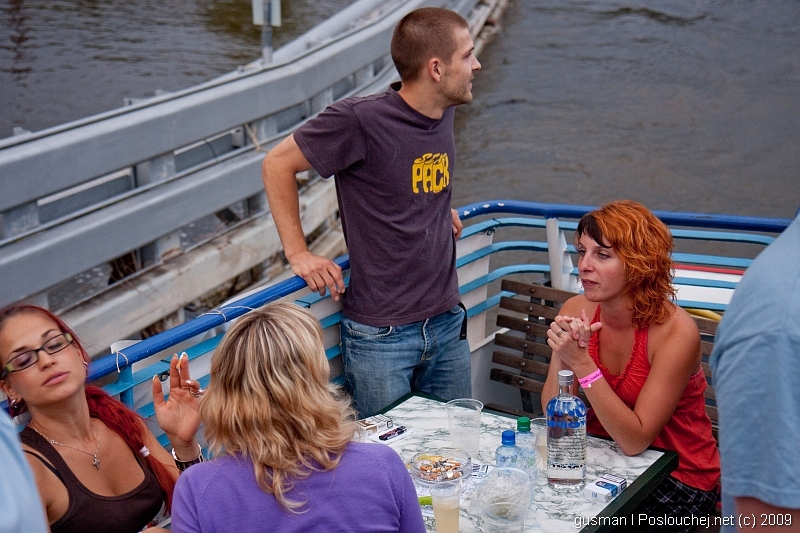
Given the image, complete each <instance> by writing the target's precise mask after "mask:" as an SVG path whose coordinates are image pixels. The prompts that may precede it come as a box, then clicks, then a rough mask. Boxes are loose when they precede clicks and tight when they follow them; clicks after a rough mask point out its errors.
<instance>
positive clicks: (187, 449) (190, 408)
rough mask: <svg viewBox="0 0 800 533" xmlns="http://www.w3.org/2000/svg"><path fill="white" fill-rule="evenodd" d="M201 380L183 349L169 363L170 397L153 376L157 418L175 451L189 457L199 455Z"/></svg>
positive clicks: (154, 404)
mask: <svg viewBox="0 0 800 533" xmlns="http://www.w3.org/2000/svg"><path fill="white" fill-rule="evenodd" d="M202 393H203V391H202V390H201V389H200V383H198V382H197V381H192V379H191V377H190V376H189V357H188V356H187V355H186V353H185V352H184V353H183V354H181V357H180V358H179V357H178V355H177V354H175V355H173V356H172V360H170V362H169V399H168V400H166V401H165V400H164V391H163V389H162V388H161V382H160V381H159V380H158V376H154V377H153V406H154V408H155V411H156V420H157V421H158V425H159V426H160V427H161V429H163V430H164V433H166V434H167V437H168V438H169V440H170V442H171V443H172V447H173V448H174V449H175V454H176V455H177V457H178V458H180V459H183V458H186V460H189V459H193V458H195V457H197V450H198V443H197V439H196V438H195V436H196V434H197V430H198V429H199V428H200V413H199V411H198V408H199V406H200V397H201V396H202Z"/></svg>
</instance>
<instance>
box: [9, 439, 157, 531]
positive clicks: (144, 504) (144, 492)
mask: <svg viewBox="0 0 800 533" xmlns="http://www.w3.org/2000/svg"><path fill="white" fill-rule="evenodd" d="M20 440H21V441H22V442H23V444H27V445H28V446H30V447H31V448H33V449H34V450H36V451H37V452H39V453H40V454H41V455H42V456H44V457H45V458H46V459H47V460H48V461H50V463H51V464H50V465H49V464H47V463H46V462H45V461H42V463H44V464H45V466H47V467H48V468H49V469H50V470H51V471H52V472H53V473H54V474H55V475H56V476H58V478H59V479H60V480H61V482H62V483H63V484H64V486H65V487H66V488H67V493H68V494H69V506H68V507H67V512H66V513H64V516H62V517H61V518H59V519H58V520H57V521H56V522H55V523H54V524H51V525H50V530H51V532H52V533H72V532H75V533H105V532H108V531H115V532H119V533H127V532H130V533H136V532H139V531H141V530H142V528H144V526H146V525H147V524H148V523H149V522H150V521H151V520H152V519H153V517H155V516H156V514H158V511H159V510H160V509H161V505H162V504H163V503H164V500H165V498H164V492H163V491H162V490H161V486H160V485H159V484H158V480H156V477H155V476H154V475H153V473H152V472H151V471H150V468H149V467H148V466H147V463H146V462H145V461H144V459H143V458H142V457H140V456H139V454H137V453H134V457H136V461H137V462H138V463H139V466H141V468H142V471H144V481H142V482H141V483H140V484H139V486H138V487H136V488H134V489H133V490H132V491H130V492H128V493H126V494H122V495H120V496H101V495H99V494H95V493H94V492H92V491H90V490H89V489H88V488H86V487H85V486H84V485H83V483H81V482H80V481H79V480H78V478H77V477H75V474H73V473H72V470H70V469H69V467H68V466H67V463H66V462H65V461H64V459H63V458H62V457H61V454H59V453H58V451H57V450H56V449H55V448H54V447H53V446H52V445H51V444H50V443H49V442H48V441H47V440H45V439H44V438H43V437H42V436H41V435H39V434H38V433H36V432H35V431H33V430H32V429H31V428H29V427H26V428H25V429H24V430H22V433H20ZM28 453H29V454H30V455H34V456H36V454H33V453H30V452H28ZM36 457H37V458H38V459H39V460H41V457H38V456H36ZM51 465H52V466H51Z"/></svg>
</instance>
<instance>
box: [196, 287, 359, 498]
mask: <svg viewBox="0 0 800 533" xmlns="http://www.w3.org/2000/svg"><path fill="white" fill-rule="evenodd" d="M322 338H323V337H322V329H321V327H320V324H319V322H318V321H317V319H316V318H314V316H313V315H312V314H311V313H309V312H308V311H306V310H305V309H302V308H300V307H298V306H296V305H293V304H288V303H272V304H268V305H266V306H265V307H263V308H261V309H259V310H257V311H253V312H251V313H249V314H247V315H245V316H243V317H242V318H240V319H239V321H238V322H237V323H236V324H235V325H234V326H233V327H232V328H231V329H230V330H229V331H228V332H227V333H226V334H225V338H224V339H223V341H222V343H221V344H220V346H219V347H218V348H217V350H216V353H215V354H214V356H213V357H212V359H211V379H210V383H209V385H208V390H207V392H206V394H205V396H204V397H203V399H202V401H201V402H200V415H201V417H202V419H203V422H204V425H205V435H206V437H207V439H208V442H209V448H210V450H211V451H212V453H213V454H214V455H217V454H220V453H223V451H224V453H227V454H241V455H242V456H244V457H247V458H249V459H251V460H252V461H253V464H254V466H255V475H256V480H257V482H258V485H259V487H261V489H262V490H263V491H264V492H266V493H267V494H272V495H274V496H275V499H276V500H277V501H278V503H280V504H281V505H282V506H283V507H284V508H286V509H287V510H288V511H291V512H298V509H300V508H301V507H302V506H303V505H305V503H306V502H305V501H297V500H291V499H289V498H288V497H287V494H288V492H289V491H291V489H292V488H293V486H294V484H295V482H296V481H297V480H300V479H304V478H307V477H308V476H310V475H311V474H312V473H313V472H314V471H323V470H332V469H334V468H336V466H337V465H338V464H339V460H340V458H341V455H342V453H343V452H344V450H345V448H346V447H347V444H348V442H350V440H351V439H352V438H353V434H354V433H355V431H356V422H355V418H356V417H355V412H354V411H353V409H352V407H351V404H350V400H349V398H348V397H347V396H346V395H344V393H343V392H341V389H340V388H338V387H336V386H334V385H333V384H332V383H331V382H330V380H329V374H330V370H329V365H328V360H327V358H326V357H325V349H324V346H323V341H322Z"/></svg>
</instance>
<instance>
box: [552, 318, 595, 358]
mask: <svg viewBox="0 0 800 533" xmlns="http://www.w3.org/2000/svg"><path fill="white" fill-rule="evenodd" d="M602 327H603V324H602V323H600V322H595V323H593V324H592V323H591V321H590V320H589V317H588V316H587V315H586V311H584V310H583V309H581V316H580V317H571V316H562V315H558V316H556V318H555V319H554V320H553V322H552V323H551V324H550V330H549V331H548V332H547V344H548V345H549V346H550V347H551V348H552V349H553V354H554V355H556V356H558V358H559V359H561V361H562V362H563V363H564V364H566V365H568V366H570V367H573V366H574V365H575V364H576V363H579V362H581V361H584V360H585V358H588V357H589V355H588V351H587V347H588V346H589V338H590V337H591V336H592V334H593V333H594V332H596V331H599V330H600V328H602Z"/></svg>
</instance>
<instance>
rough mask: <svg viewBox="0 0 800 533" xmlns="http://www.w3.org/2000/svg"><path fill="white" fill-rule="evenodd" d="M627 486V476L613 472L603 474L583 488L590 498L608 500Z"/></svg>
mask: <svg viewBox="0 0 800 533" xmlns="http://www.w3.org/2000/svg"><path fill="white" fill-rule="evenodd" d="M627 486H628V482H627V481H626V480H625V478H622V477H619V476H615V475H612V474H603V475H602V476H600V477H599V478H598V479H596V480H595V481H593V482H592V483H589V484H588V485H586V488H584V489H583V494H584V495H585V496H586V497H587V498H589V499H590V500H600V501H601V502H607V501H610V500H611V499H613V498H614V497H615V496H616V495H617V494H619V493H620V492H622V491H623V490H625V487H627Z"/></svg>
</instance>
